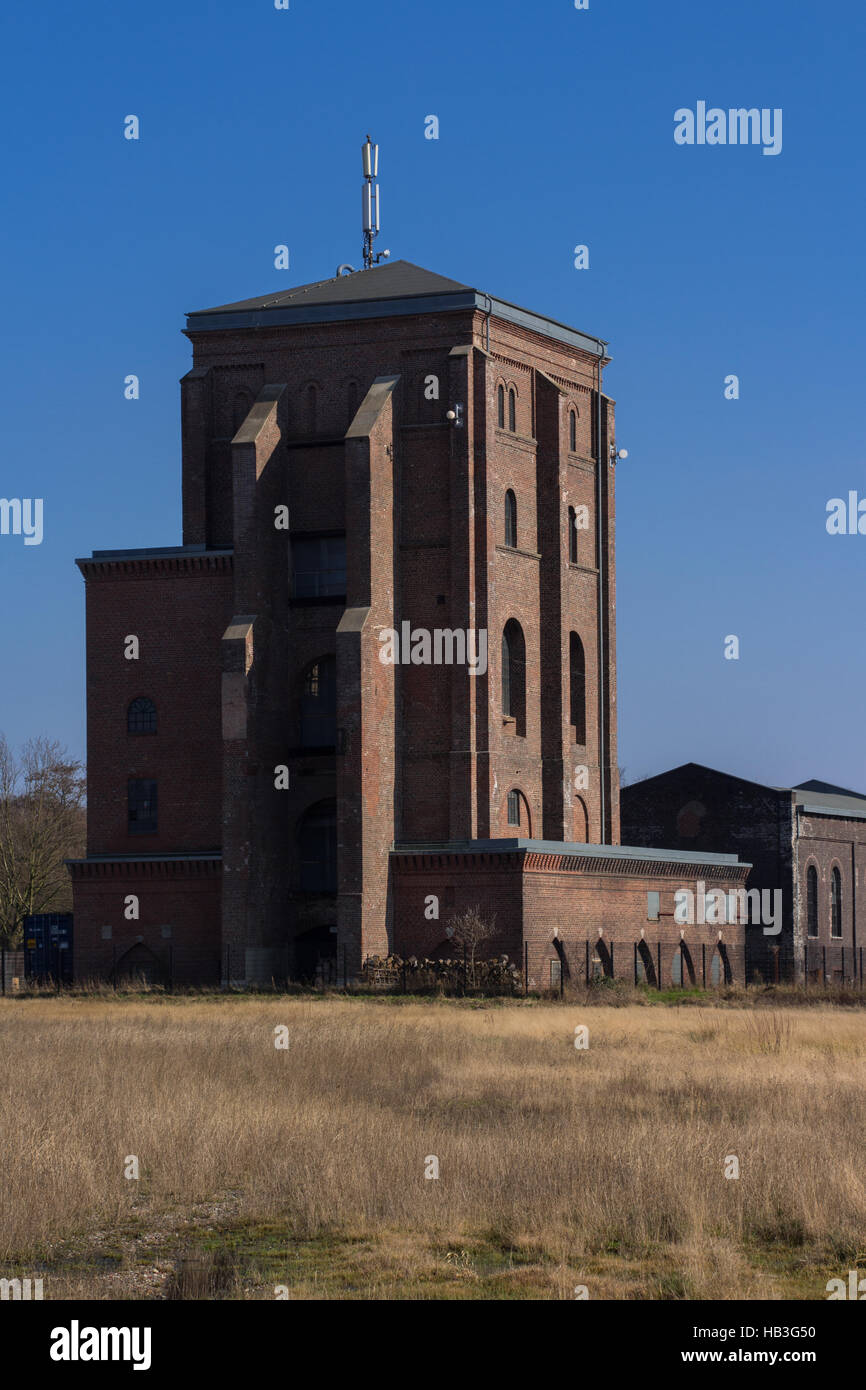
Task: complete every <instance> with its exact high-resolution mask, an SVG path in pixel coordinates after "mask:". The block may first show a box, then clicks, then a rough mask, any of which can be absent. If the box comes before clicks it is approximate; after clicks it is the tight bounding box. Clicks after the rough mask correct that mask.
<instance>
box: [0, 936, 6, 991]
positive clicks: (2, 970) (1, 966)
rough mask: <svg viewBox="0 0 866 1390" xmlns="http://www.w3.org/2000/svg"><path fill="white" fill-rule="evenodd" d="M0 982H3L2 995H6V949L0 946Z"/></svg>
mask: <svg viewBox="0 0 866 1390" xmlns="http://www.w3.org/2000/svg"><path fill="white" fill-rule="evenodd" d="M0 980H2V982H3V993H4V995H5V993H6V947H5V946H0Z"/></svg>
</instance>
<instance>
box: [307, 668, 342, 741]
mask: <svg viewBox="0 0 866 1390" xmlns="http://www.w3.org/2000/svg"><path fill="white" fill-rule="evenodd" d="M336 742H337V660H336V657H333V656H321V657H319V658H318V660H316V661H314V662H313V663H312V665H311V666H308V667H307V669H306V671H305V672H304V685H303V689H302V691H301V747H302V748H332V747H333V746H334V745H335V744H336Z"/></svg>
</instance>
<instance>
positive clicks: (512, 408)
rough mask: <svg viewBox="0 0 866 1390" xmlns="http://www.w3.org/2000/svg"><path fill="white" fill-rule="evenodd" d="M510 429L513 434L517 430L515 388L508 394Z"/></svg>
mask: <svg viewBox="0 0 866 1390" xmlns="http://www.w3.org/2000/svg"><path fill="white" fill-rule="evenodd" d="M508 428H509V429H510V430H511V433H512V434H514V432H515V430H516V429H517V392H516V391H515V389H514V387H513V386H512V387H511V388H510V389H509V392H508Z"/></svg>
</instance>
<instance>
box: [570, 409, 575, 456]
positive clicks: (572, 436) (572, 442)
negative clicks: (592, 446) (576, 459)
mask: <svg viewBox="0 0 866 1390" xmlns="http://www.w3.org/2000/svg"><path fill="white" fill-rule="evenodd" d="M568 447H569V449H570V450H571V452H572V453H573V454H575V453H577V415H576V414H575V412H574V411H573V410H570V411H569V412H568Z"/></svg>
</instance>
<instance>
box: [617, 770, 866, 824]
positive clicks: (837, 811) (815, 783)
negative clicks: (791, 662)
mask: <svg viewBox="0 0 866 1390" xmlns="http://www.w3.org/2000/svg"><path fill="white" fill-rule="evenodd" d="M690 768H693V769H696V770H697V771H698V772H707V773H709V774H710V775H711V776H713V777H724V778H725V779H726V780H727V781H733V782H742V783H744V784H745V785H747V786H753V787H758V788H760V790H762V791H773V792H788V793H793V796H794V802H795V804H796V805H797V806H800V807H802V808H803V810H804V811H805V812H806V813H807V814H808V813H809V812H812V813H814V814H816V815H825V816H832V815H836V816H845V815H846V814H847V815H851V816H853V817H855V818H856V819H860V818H861V817H862V818H866V795H864V794H863V793H862V792H852V791H849V790H848V789H847V788H845V787H837V786H835V785H834V784H833V783H832V782H821V781H819V780H818V779H817V778H815V777H813V778H811V779H810V780H809V781H808V782H798V783H797V784H796V786H792V787H773V786H770V785H769V784H768V783H765V782H750V781H749V780H748V779H747V778H745V777H738V776H737V775H736V773H732V772H721V771H720V770H719V769H718V768H715V767H706V766H705V765H704V764H703V763H694V762H692V763H682V764H681V765H680V766H679V767H672V768H669V769H668V771H667V772H659V773H656V775H655V776H654V777H643V778H641V780H640V781H639V782H632V783H630V784H629V785H628V786H626V787H623V792H624V793H627V792H628V791H629V787H639V786H645V785H647V784H648V783H652V782H663V781H665V779H666V778H668V777H673V776H675V775H676V773H679V772H685V771H686V770H688V769H690Z"/></svg>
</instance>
